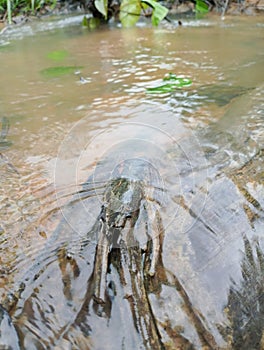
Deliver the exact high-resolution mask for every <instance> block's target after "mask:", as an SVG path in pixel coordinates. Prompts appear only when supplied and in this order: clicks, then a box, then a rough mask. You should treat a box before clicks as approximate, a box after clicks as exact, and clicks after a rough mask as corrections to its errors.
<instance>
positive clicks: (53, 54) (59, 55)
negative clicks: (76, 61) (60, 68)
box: [47, 50, 69, 61]
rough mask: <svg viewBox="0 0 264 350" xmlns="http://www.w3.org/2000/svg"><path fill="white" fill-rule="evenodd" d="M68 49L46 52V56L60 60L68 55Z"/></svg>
mask: <svg viewBox="0 0 264 350" xmlns="http://www.w3.org/2000/svg"><path fill="white" fill-rule="evenodd" d="M68 54H69V53H68V51H66V50H56V51H51V52H49V53H48V55H47V57H48V58H50V59H51V60H53V61H62V60H64V59H65V58H66V57H67V56H68Z"/></svg>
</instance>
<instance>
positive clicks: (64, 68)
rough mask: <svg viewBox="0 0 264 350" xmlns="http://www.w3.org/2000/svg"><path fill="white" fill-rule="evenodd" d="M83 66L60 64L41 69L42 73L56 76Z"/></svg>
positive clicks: (51, 76)
mask: <svg viewBox="0 0 264 350" xmlns="http://www.w3.org/2000/svg"><path fill="white" fill-rule="evenodd" d="M81 68H83V67H80V66H79V67H76V66H58V67H49V68H45V69H42V70H41V72H40V73H41V74H42V75H44V76H45V77H47V78H56V77H60V76H63V75H67V74H71V73H74V72H76V71H77V70H78V69H81Z"/></svg>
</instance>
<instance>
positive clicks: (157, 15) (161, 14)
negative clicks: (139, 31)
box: [142, 0, 169, 26]
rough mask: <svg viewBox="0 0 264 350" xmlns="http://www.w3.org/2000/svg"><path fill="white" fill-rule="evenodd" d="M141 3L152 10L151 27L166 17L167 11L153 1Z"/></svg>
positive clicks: (144, 0)
mask: <svg viewBox="0 0 264 350" xmlns="http://www.w3.org/2000/svg"><path fill="white" fill-rule="evenodd" d="M142 3H145V4H148V5H149V6H150V7H151V8H152V9H153V12H152V16H151V22H152V25H153V26H157V25H159V23H160V22H161V21H162V20H163V19H164V18H165V17H166V16H167V14H168V12H169V10H168V9H167V8H166V7H164V6H162V5H161V4H160V3H158V2H156V1H154V0H142Z"/></svg>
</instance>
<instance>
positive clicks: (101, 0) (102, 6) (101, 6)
mask: <svg viewBox="0 0 264 350" xmlns="http://www.w3.org/2000/svg"><path fill="white" fill-rule="evenodd" d="M94 5H95V7H96V8H97V10H98V11H99V12H100V13H101V14H102V15H103V16H104V17H105V19H106V18H107V7H108V0H95V2H94Z"/></svg>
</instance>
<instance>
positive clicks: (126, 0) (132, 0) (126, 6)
mask: <svg viewBox="0 0 264 350" xmlns="http://www.w3.org/2000/svg"><path fill="white" fill-rule="evenodd" d="M140 13H141V5H140V1H139V0H123V1H122V3H121V6H120V15H119V19H120V21H121V23H122V26H123V27H132V26H133V25H134V24H136V23H137V21H138V20H139V16H140Z"/></svg>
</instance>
